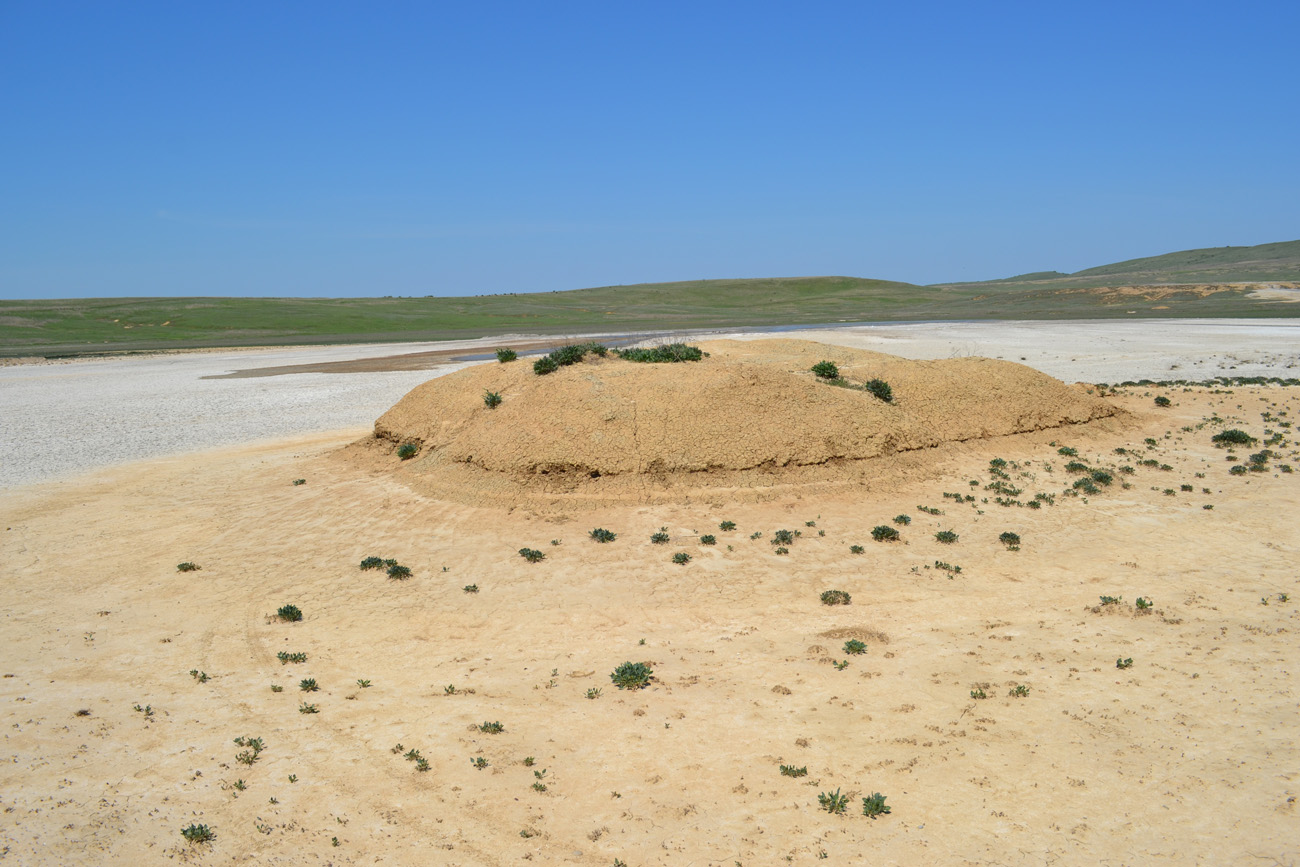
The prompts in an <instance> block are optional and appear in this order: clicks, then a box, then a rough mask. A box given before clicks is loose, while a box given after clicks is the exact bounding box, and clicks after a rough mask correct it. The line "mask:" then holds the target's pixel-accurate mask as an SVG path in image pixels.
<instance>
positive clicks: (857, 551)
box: [849, 545, 867, 554]
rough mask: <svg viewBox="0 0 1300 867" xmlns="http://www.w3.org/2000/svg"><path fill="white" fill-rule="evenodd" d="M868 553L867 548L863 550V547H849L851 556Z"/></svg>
mask: <svg viewBox="0 0 1300 867" xmlns="http://www.w3.org/2000/svg"><path fill="white" fill-rule="evenodd" d="M866 552H867V549H866V548H863V547H862V546H861V545H850V546H849V553H850V554H865V553H866Z"/></svg>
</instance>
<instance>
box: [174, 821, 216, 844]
mask: <svg viewBox="0 0 1300 867" xmlns="http://www.w3.org/2000/svg"><path fill="white" fill-rule="evenodd" d="M181 836H182V837H184V838H185V839H186V840H188V841H189V842H191V843H211V842H212V841H213V840H215V839H217V835H216V833H215V832H214V831H213V830H212V829H211V828H209V827H208V826H207V825H190V826H188V827H185V828H181Z"/></svg>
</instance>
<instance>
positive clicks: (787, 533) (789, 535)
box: [772, 530, 799, 545]
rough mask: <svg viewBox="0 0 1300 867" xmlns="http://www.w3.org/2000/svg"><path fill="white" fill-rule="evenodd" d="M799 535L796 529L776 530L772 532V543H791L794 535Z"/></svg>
mask: <svg viewBox="0 0 1300 867" xmlns="http://www.w3.org/2000/svg"><path fill="white" fill-rule="evenodd" d="M797 535H799V531H798V530H777V531H776V532H775V533H773V534H772V544H773V545H793V544H794V537H795V536H797Z"/></svg>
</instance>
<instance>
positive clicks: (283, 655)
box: [275, 650, 307, 665]
mask: <svg viewBox="0 0 1300 867" xmlns="http://www.w3.org/2000/svg"><path fill="white" fill-rule="evenodd" d="M275 658H276V659H278V660H280V664H281V665H288V664H289V663H291V662H306V661H307V654H305V653H296V652H294V653H291V652H289V651H287V650H281V651H280V652H279V653H277V654H276V655H275Z"/></svg>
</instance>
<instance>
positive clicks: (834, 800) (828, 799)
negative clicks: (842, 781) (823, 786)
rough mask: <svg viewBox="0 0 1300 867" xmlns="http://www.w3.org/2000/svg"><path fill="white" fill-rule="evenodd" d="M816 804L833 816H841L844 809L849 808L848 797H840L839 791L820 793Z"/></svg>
mask: <svg viewBox="0 0 1300 867" xmlns="http://www.w3.org/2000/svg"><path fill="white" fill-rule="evenodd" d="M817 803H818V804H821V808H822V809H823V810H825V811H826V812H828V813H830V814H831V815H834V816H839V815H843V813H844V811H845V809H847V808H848V806H849V796H848V795H841V794H840V790H839V789H836V790H835V791H834V792H822V793H821V794H820V795H818V796H817Z"/></svg>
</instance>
